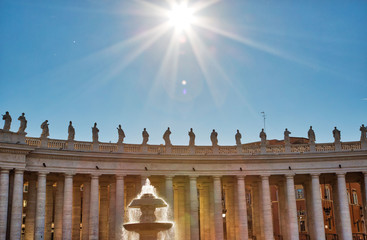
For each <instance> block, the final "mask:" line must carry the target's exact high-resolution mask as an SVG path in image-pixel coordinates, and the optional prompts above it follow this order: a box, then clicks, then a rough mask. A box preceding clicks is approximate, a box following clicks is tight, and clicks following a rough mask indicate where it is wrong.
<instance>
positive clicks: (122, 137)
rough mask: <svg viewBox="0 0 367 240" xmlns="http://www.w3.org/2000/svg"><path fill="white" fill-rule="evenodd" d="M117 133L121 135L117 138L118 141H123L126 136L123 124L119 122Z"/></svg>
mask: <svg viewBox="0 0 367 240" xmlns="http://www.w3.org/2000/svg"><path fill="white" fill-rule="evenodd" d="M117 133H118V135H119V139H118V140H117V143H123V142H124V138H125V133H124V130H122V128H121V124H119V127H118V128H117Z"/></svg>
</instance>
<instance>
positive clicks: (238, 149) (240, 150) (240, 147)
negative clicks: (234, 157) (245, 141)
mask: <svg viewBox="0 0 367 240" xmlns="http://www.w3.org/2000/svg"><path fill="white" fill-rule="evenodd" d="M237 153H238V154H241V153H242V146H241V145H237Z"/></svg>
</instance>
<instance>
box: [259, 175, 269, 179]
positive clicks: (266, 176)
mask: <svg viewBox="0 0 367 240" xmlns="http://www.w3.org/2000/svg"><path fill="white" fill-rule="evenodd" d="M269 177H270V174H264V175H261V180H269Z"/></svg>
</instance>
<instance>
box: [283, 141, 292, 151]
mask: <svg viewBox="0 0 367 240" xmlns="http://www.w3.org/2000/svg"><path fill="white" fill-rule="evenodd" d="M284 152H286V153H290V152H291V144H290V143H286V144H285V146H284Z"/></svg>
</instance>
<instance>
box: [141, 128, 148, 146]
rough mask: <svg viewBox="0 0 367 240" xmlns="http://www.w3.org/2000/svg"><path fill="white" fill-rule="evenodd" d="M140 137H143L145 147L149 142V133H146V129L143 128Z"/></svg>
mask: <svg viewBox="0 0 367 240" xmlns="http://www.w3.org/2000/svg"><path fill="white" fill-rule="evenodd" d="M142 136H143V143H142V144H143V145H146V144H147V143H148V141H149V133H148V132H147V129H146V128H144V130H143V132H142Z"/></svg>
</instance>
